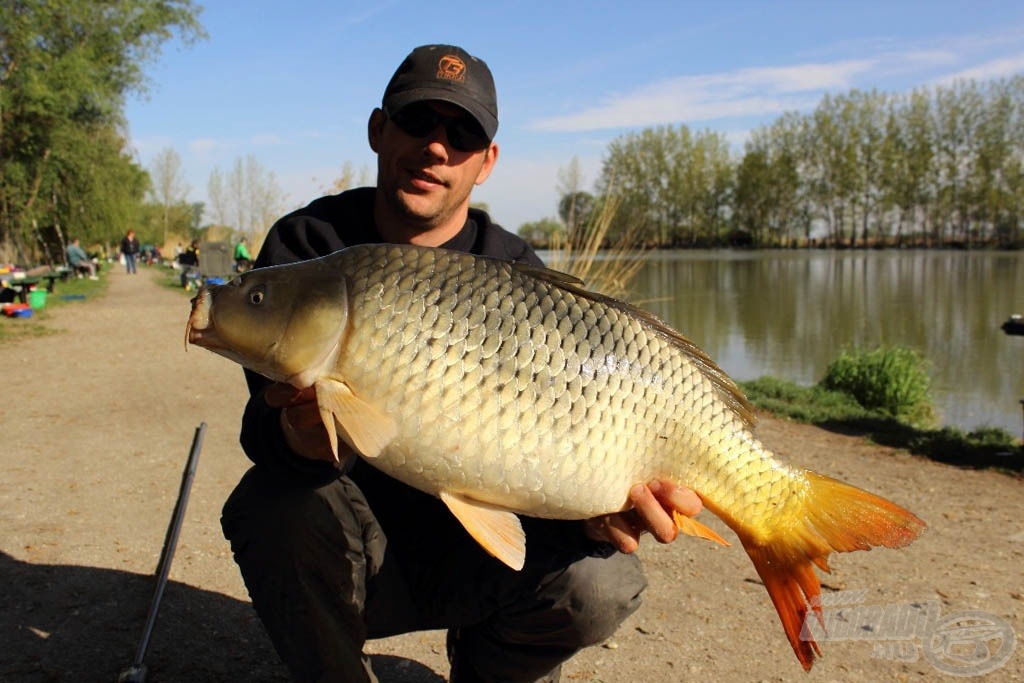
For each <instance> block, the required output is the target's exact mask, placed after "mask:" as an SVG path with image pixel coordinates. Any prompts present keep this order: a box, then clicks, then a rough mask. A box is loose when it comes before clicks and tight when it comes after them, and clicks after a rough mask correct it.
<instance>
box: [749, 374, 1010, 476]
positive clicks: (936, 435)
mask: <svg viewBox="0 0 1024 683" xmlns="http://www.w3.org/2000/svg"><path fill="white" fill-rule="evenodd" d="M740 386H741V388H742V389H743V391H744V392H745V393H746V394H747V398H749V399H750V402H751V403H753V404H754V405H755V406H756V407H757V408H759V409H761V410H765V411H767V412H769V413H771V414H773V415H776V416H780V417H788V418H791V419H793V420H796V421H799V422H804V423H807V424H812V425H814V426H816V427H821V428H822V429H828V430H830V431H834V432H840V433H843V434H850V435H856V436H862V437H865V438H868V439H870V440H871V441H874V442H875V443H878V444H882V445H885V446H892V447H894V448H901V449H904V450H907V451H909V452H911V453H914V454H916V455H921V456H924V457H927V458H930V459H932V460H936V461H939V462H944V463H948V464H951V465H956V466H958V467H969V468H979V469H981V468H985V469H987V468H993V469H1000V470H1004V471H1007V472H1014V473H1018V474H1020V473H1021V472H1024V450H1022V445H1021V442H1020V441H1019V440H1018V439H1017V437H1015V436H1013V435H1012V434H1010V433H1009V432H1007V431H1005V430H1003V429H998V428H992V427H983V428H980V429H976V430H974V431H971V432H964V431H962V430H960V429H957V428H955V427H929V426H924V425H921V424H918V423H914V422H908V421H905V420H902V419H900V418H898V417H895V416H893V415H892V414H891V413H890V412H889V411H886V410H882V409H869V408H865V407H864V406H862V405H861V404H860V403H859V402H858V401H857V399H855V398H854V397H853V396H851V395H850V394H848V393H845V392H843V391H837V390H833V389H826V388H824V387H822V386H813V387H802V386H798V385H796V384H793V383H792V382H787V381H784V380H779V379H775V378H772V377H762V378H761V379H757V380H753V381H750V382H742V383H740Z"/></svg>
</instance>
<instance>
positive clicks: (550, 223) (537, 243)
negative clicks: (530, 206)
mask: <svg viewBox="0 0 1024 683" xmlns="http://www.w3.org/2000/svg"><path fill="white" fill-rule="evenodd" d="M518 232H519V236H520V237H522V238H523V239H524V240H526V241H527V242H529V244H530V246H532V247H534V248H535V249H546V248H548V247H549V246H551V244H552V243H553V242H555V241H557V240H558V239H560V237H561V236H563V235H564V234H565V226H564V225H562V224H561V223H560V222H558V221H557V220H555V219H554V218H542V219H540V220H539V221H532V222H529V223H523V224H522V225H520V226H519V230H518Z"/></svg>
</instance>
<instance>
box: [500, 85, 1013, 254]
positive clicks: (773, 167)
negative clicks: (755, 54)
mask: <svg viewBox="0 0 1024 683" xmlns="http://www.w3.org/2000/svg"><path fill="white" fill-rule="evenodd" d="M577 177H578V170H575V171H574V170H573V168H572V167H570V168H569V169H568V170H567V171H566V172H564V173H563V175H562V179H561V180H562V182H561V183H560V187H559V192H560V197H561V199H560V203H559V218H560V219H561V220H560V221H555V220H554V219H545V220H542V221H538V222H536V223H528V224H525V225H524V226H522V227H521V229H520V233H521V234H523V236H524V237H526V238H527V239H530V240H531V241H532V242H534V243H535V244H537V245H538V246H547V245H548V244H550V243H551V241H552V236H553V235H555V234H557V233H558V231H564V230H566V229H568V230H569V232H572V231H573V230H575V228H577V227H579V226H582V225H585V224H586V223H587V222H588V221H592V220H593V219H594V216H595V212H599V211H600V209H601V207H602V206H604V205H605V204H606V199H607V198H608V197H610V196H615V197H616V198H617V200H618V204H619V205H618V209H617V211H616V215H615V216H614V217H613V219H612V226H611V227H610V229H609V232H608V234H609V238H611V239H614V238H615V237H616V236H621V235H622V234H625V233H626V232H627V231H629V232H631V233H632V235H633V239H634V241H635V242H639V243H642V244H645V245H648V246H658V247H697V246H701V247H706V246H724V245H734V246H738V245H743V246H759V247H761V246H764V247H767V246H796V245H814V244H821V245H829V246H842V247H858V246H877V245H887V246H949V245H953V244H955V245H964V246H972V245H980V244H994V245H999V246H1004V247H1006V246H1017V247H1019V246H1021V245H1022V244H1024V233H1022V225H1021V221H1022V218H1024V216H1022V212H1024V76H1014V77H1012V78H1008V79H999V80H992V81H986V82H981V83H979V82H976V81H973V80H964V81H958V82H955V83H953V84H952V85H949V86H937V87H934V88H930V89H928V88H919V89H915V90H913V91H911V92H909V93H903V94H886V93H881V92H878V91H874V90H873V91H870V92H865V91H860V90H851V91H850V92H848V93H846V94H840V95H826V96H824V97H823V98H822V100H821V102H820V103H819V104H818V106H817V107H816V108H815V109H814V110H813V111H812V112H810V113H806V114H804V113H795V112H791V113H787V114H784V115H782V116H780V117H779V118H778V119H776V120H775V121H773V122H772V123H771V124H769V125H766V126H763V127H761V128H758V129H756V130H754V131H752V133H751V134H750V136H749V138H748V139H747V141H746V143H745V144H744V149H743V152H742V153H741V154H735V153H732V152H731V151H730V147H729V144H728V141H727V139H726V137H725V136H724V135H723V134H721V133H717V132H714V131H710V130H705V131H700V132H694V131H691V130H690V129H689V128H687V127H685V126H678V127H674V126H670V125H669V126H658V127H653V128H648V129H644V130H642V131H639V132H634V133H628V134H625V135H623V136H620V137H619V138H616V139H615V140H613V141H612V142H611V143H610V145H609V147H608V149H607V151H606V155H605V158H604V162H603V165H602V169H601V174H600V177H599V178H598V180H597V182H596V183H595V191H594V193H590V192H586V191H583V190H582V189H580V188H579V187H578V184H574V180H576V179H577Z"/></svg>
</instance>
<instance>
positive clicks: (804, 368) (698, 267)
mask: <svg viewBox="0 0 1024 683" xmlns="http://www.w3.org/2000/svg"><path fill="white" fill-rule="evenodd" d="M634 289H635V290H636V295H635V296H634V297H633V298H634V300H635V301H637V302H638V303H641V305H643V306H644V307H645V308H648V309H650V310H651V311H653V312H654V313H656V314H658V315H659V316H661V317H662V318H664V319H665V320H666V321H668V322H669V323H670V324H671V325H672V326H673V327H675V328H677V329H679V330H680V331H682V332H683V333H685V334H686V335H687V336H689V337H690V338H691V339H693V340H694V341H695V342H697V344H698V345H700V346H701V347H702V348H704V349H705V350H706V351H707V352H708V353H709V354H710V355H711V357H712V358H714V359H715V360H717V361H718V363H719V365H721V366H722V368H723V369H724V370H725V371H726V372H728V373H729V374H730V375H732V376H733V377H735V378H736V379H739V380H747V379H754V378H756V377H760V376H762V375H775V376H777V377H781V378H785V379H789V380H793V381H795V382H798V383H800V384H813V383H814V382H817V381H818V380H819V379H821V377H822V376H823V375H824V373H825V368H826V367H827V366H828V363H829V362H831V361H832V360H833V359H835V357H836V356H837V355H838V354H839V352H840V351H841V350H843V349H844V348H851V347H873V346H876V345H879V344H903V345H907V346H911V347H914V348H916V349H918V350H920V351H922V352H923V353H924V354H925V355H926V356H927V358H928V359H929V360H930V361H931V362H932V364H933V397H934V399H935V401H936V404H937V407H938V409H939V410H940V412H941V416H942V422H943V424H950V425H955V426H958V427H961V428H964V429H972V428H974V427H977V426H980V425H992V426H997V427H1002V428H1004V429H1006V430H1008V431H1009V432H1010V433H1012V434H1015V435H1019V434H1020V433H1021V426H1022V413H1021V405H1020V400H1021V399H1022V398H1024V337H1012V336H1007V335H1006V334H1005V333H1003V331H1002V330H1001V329H999V326H1000V324H1001V323H1002V322H1003V321H1004V320H1005V319H1006V318H1007V317H1008V316H1009V315H1010V314H1011V313H1024V255H1022V254H1021V253H1019V252H962V251H868V252H860V251H854V252H831V251H799V252H790V251H769V252H750V253H746V252H740V253H736V252H730V251H684V252H659V253H655V254H652V255H651V257H650V259H649V260H648V261H647V263H646V264H645V266H644V268H643V270H641V271H640V273H639V275H638V276H637V279H636V282H635V287H634Z"/></svg>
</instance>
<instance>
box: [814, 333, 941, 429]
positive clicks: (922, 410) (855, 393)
mask: <svg viewBox="0 0 1024 683" xmlns="http://www.w3.org/2000/svg"><path fill="white" fill-rule="evenodd" d="M821 387H822V388H823V389H828V390H831V391H840V392H843V393H845V394H849V395H850V396H852V397H853V398H854V399H856V400H857V402H858V403H859V404H860V405H862V406H863V407H864V408H866V409H868V410H871V411H876V412H879V413H882V414H884V415H888V416H890V417H894V418H898V419H901V420H905V421H909V422H912V423H915V424H924V423H927V422H928V421H930V420H931V419H932V418H933V408H932V405H931V401H930V399H929V391H930V389H931V376H930V374H929V372H928V364H927V361H926V360H925V358H924V357H923V356H922V355H921V354H920V353H918V352H917V351H915V350H914V349H910V348H907V347H903V346H892V347H879V348H877V349H874V350H872V351H852V352H850V351H844V352H843V353H841V354H840V355H839V357H838V358H837V359H836V360H834V361H832V363H831V364H830V365H829V366H828V369H827V370H826V371H825V377H824V378H823V379H822V380H821Z"/></svg>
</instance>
